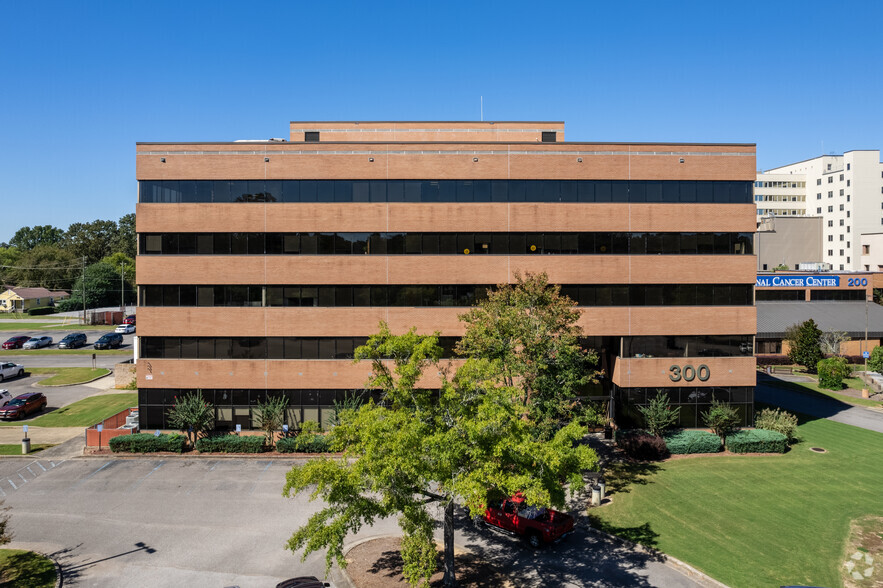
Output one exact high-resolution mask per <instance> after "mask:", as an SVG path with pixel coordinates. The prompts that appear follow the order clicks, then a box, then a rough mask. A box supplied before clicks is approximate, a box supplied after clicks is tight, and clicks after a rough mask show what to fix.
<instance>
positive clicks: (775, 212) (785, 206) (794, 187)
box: [754, 173, 806, 224]
mask: <svg viewBox="0 0 883 588" xmlns="http://www.w3.org/2000/svg"><path fill="white" fill-rule="evenodd" d="M754 203H755V204H756V205H757V222H758V224H760V221H761V218H763V217H765V216H806V179H805V178H804V177H803V176H802V175H799V174H793V175H792V174H773V173H759V174H757V180H756V181H755V182H754Z"/></svg>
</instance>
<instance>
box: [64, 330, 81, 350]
mask: <svg viewBox="0 0 883 588" xmlns="http://www.w3.org/2000/svg"><path fill="white" fill-rule="evenodd" d="M85 344H86V335H85V333H71V334H70V335H65V336H64V339H62V340H61V341H60V342H59V343H58V348H59V349H76V348H77V347H82V346H83V345H85Z"/></svg>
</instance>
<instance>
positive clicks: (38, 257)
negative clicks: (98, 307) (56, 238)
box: [10, 245, 82, 291]
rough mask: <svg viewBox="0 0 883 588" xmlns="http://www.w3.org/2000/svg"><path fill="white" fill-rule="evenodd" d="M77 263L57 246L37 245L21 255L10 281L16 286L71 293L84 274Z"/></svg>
mask: <svg viewBox="0 0 883 588" xmlns="http://www.w3.org/2000/svg"><path fill="white" fill-rule="evenodd" d="M77 261H78V260H77V259H76V258H74V256H73V255H71V254H70V253H69V252H67V251H65V250H64V249H62V248H60V247H58V246H57V245H37V246H36V247H34V248H33V249H30V250H29V251H25V252H23V253H22V254H21V256H20V257H19V258H18V262H17V263H16V268H15V269H14V270H13V271H12V272H11V274H10V279H11V282H12V284H14V285H16V286H23V287H41V288H48V289H50V290H66V291H69V290H70V289H71V286H72V285H73V282H74V280H75V279H76V276H78V275H80V274H81V273H82V269H81V268H82V266H81V265H80V264H78V263H77Z"/></svg>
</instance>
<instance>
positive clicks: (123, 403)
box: [0, 392, 138, 427]
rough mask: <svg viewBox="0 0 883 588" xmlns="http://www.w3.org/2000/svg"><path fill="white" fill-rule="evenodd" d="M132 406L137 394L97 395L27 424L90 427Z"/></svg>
mask: <svg viewBox="0 0 883 588" xmlns="http://www.w3.org/2000/svg"><path fill="white" fill-rule="evenodd" d="M50 394H51V393H50ZM132 406H138V394H132V393H129V392H126V393H123V394H99V395H98V396H90V397H89V398H84V399H83V400H78V401H77V402H74V403H72V404H68V405H67V406H63V407H61V408H59V409H58V410H53V411H52V412H50V413H49V414H44V415H43V416H40V417H37V418H35V419H34V420H33V421H31V422H30V423H28V424H29V425H31V426H34V427H91V426H92V425H94V424H96V423H100V422H101V421H103V420H104V419H106V418H109V417H112V416H113V415H115V414H117V413H118V412H122V411H123V410H125V409H127V408H130V407H132ZM20 426H21V423H17V422H6V421H4V422H0V427H20Z"/></svg>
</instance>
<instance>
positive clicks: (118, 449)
mask: <svg viewBox="0 0 883 588" xmlns="http://www.w3.org/2000/svg"><path fill="white" fill-rule="evenodd" d="M108 445H109V446H110V450H111V451H113V452H114V453H153V452H156V451H171V452H174V453H183V452H184V448H185V447H186V445H187V438H186V437H184V435H178V434H174V435H165V434H163V435H159V436H156V435H152V434H149V433H135V434H134V435H120V436H119V437H114V438H113V439H111V440H110V441H109V442H108Z"/></svg>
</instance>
